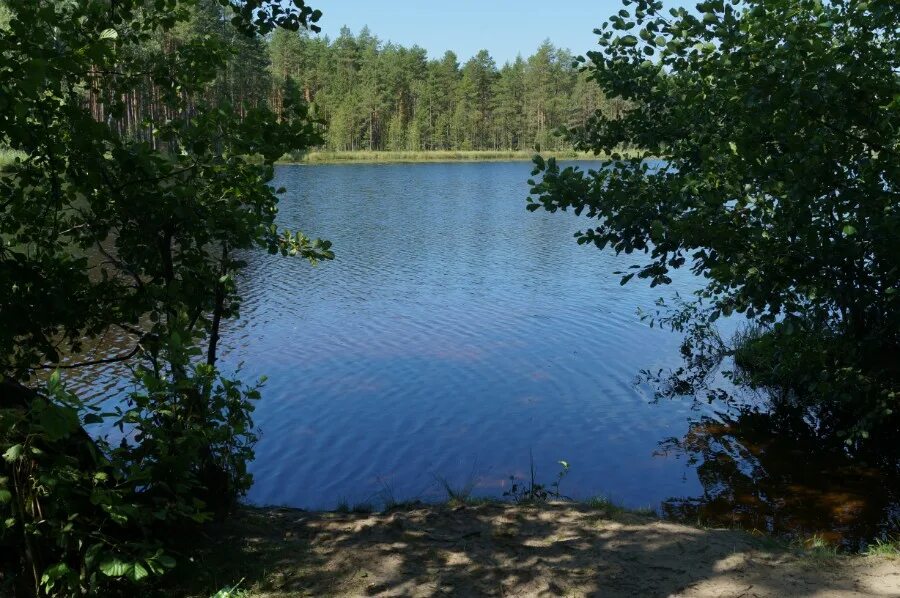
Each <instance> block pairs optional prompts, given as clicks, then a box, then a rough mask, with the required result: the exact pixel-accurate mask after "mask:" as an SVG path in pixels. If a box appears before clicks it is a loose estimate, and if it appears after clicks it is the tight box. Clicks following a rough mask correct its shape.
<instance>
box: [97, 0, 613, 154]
mask: <svg viewBox="0 0 900 598" xmlns="http://www.w3.org/2000/svg"><path fill="white" fill-rule="evenodd" d="M204 37H208V38H214V39H216V40H217V41H218V42H220V43H221V44H222V45H223V46H224V47H226V48H229V49H231V50H232V52H231V57H230V58H229V59H228V61H227V66H226V67H225V69H224V71H223V72H222V73H221V75H220V77H219V78H218V81H217V84H216V88H217V89H216V92H217V93H218V96H219V97H220V98H222V100H223V101H227V102H229V103H230V104H232V105H234V106H235V107H237V108H238V109H240V107H241V106H260V105H268V106H270V107H272V109H273V110H275V111H276V113H278V112H280V110H281V106H282V105H283V103H284V97H285V93H286V92H288V93H289V92H290V91H291V90H292V89H297V90H299V91H300V93H301V94H302V97H303V98H304V99H305V100H306V101H307V102H308V103H309V104H310V110H311V116H312V118H313V119H315V120H316V121H318V122H319V123H320V126H321V131H322V133H323V134H324V142H323V143H322V145H321V146H320V147H322V148H323V149H328V150H331V151H360V150H390V151H414V152H415V151H433V150H461V151H469V150H508V151H532V150H534V149H536V148H544V149H548V150H558V149H563V148H568V145H567V144H566V142H565V141H564V140H563V139H562V138H561V137H560V136H559V135H557V134H556V133H557V132H558V130H559V129H560V128H561V127H566V128H568V127H573V126H579V125H584V124H585V123H586V122H587V120H588V119H589V118H590V116H591V115H592V114H594V113H595V112H596V111H597V110H598V109H599V110H603V111H605V112H609V113H610V114H615V113H616V112H617V111H621V110H623V108H624V104H623V102H622V101H621V100H620V99H607V98H605V97H604V96H603V94H602V92H601V91H600V89H599V88H598V87H597V86H596V85H593V84H591V81H590V78H589V76H588V75H587V74H586V73H583V72H580V71H579V69H578V68H577V65H576V64H574V63H573V55H572V54H571V53H570V52H569V51H568V50H563V49H560V48H557V47H555V46H554V45H553V44H552V43H551V42H550V41H549V40H548V41H545V42H544V43H542V44H541V45H540V47H539V48H537V50H536V51H535V53H534V54H533V55H531V56H529V57H528V58H522V57H517V58H516V60H515V61H513V62H511V63H506V64H503V65H498V64H496V62H495V61H494V59H493V58H491V56H490V54H489V53H488V51H487V50H482V51H480V52H479V53H478V54H477V55H476V56H473V57H472V58H470V59H468V60H466V61H465V62H462V61H461V59H460V57H458V56H457V55H456V54H455V53H453V52H452V51H447V52H446V53H445V54H444V55H443V56H442V57H441V58H438V59H430V58H429V57H428V55H427V54H426V52H425V50H424V49H422V48H420V47H417V46H413V47H411V48H406V47H403V46H400V45H397V44H394V43H390V42H384V41H382V40H380V39H379V38H378V37H377V36H376V35H374V34H373V33H372V32H370V31H369V30H368V29H367V28H364V29H363V30H362V31H360V32H359V33H358V34H354V33H353V32H352V31H350V30H349V29H347V28H346V27H344V28H343V29H342V30H341V32H340V35H338V37H336V38H335V39H329V38H328V37H327V36H322V35H315V34H313V33H312V32H310V31H308V30H300V31H290V30H286V29H277V30H275V31H274V32H272V33H270V34H268V35H266V36H259V37H255V38H248V37H247V36H245V35H242V34H241V33H240V32H239V31H236V30H235V29H234V27H232V26H231V23H230V22H229V19H228V17H227V15H226V14H225V12H224V10H223V9H222V7H221V6H219V4H218V3H216V2H215V1H213V0H203V1H202V2H200V3H199V4H198V5H197V7H196V8H195V9H194V11H193V14H192V15H191V17H190V18H189V19H188V20H187V21H186V22H184V23H181V24H180V25H179V27H177V28H176V29H173V30H172V31H168V32H165V33H164V34H162V35H159V36H156V37H155V38H154V39H152V40H150V41H148V42H146V43H147V45H153V46H154V47H157V48H168V49H170V50H171V49H172V48H174V47H176V46H178V45H181V44H184V43H185V42H186V41H188V40H191V39H199V38H204ZM103 93H104V92H103V90H102V87H99V86H98V91H96V93H95V94H94V96H92V105H93V109H94V113H95V117H96V118H98V119H104V118H106V117H107V116H110V115H108V114H106V113H104V105H105V104H104V102H103V101H101V99H102V98H101V96H102V94H103ZM159 97H160V90H159V89H156V88H155V87H154V86H153V85H147V86H145V87H142V88H139V89H136V90H134V91H132V92H129V93H128V94H127V98H126V100H125V106H124V113H123V114H122V115H112V116H113V120H115V122H116V123H117V126H118V127H120V131H121V132H123V133H124V132H126V131H127V132H129V133H130V134H135V135H140V134H146V135H148V136H152V131H148V130H146V129H145V127H144V125H143V122H144V119H145V118H147V117H150V119H151V120H152V119H154V118H156V116H157V114H163V113H164V111H165V107H164V105H162V103H161V102H160V101H159ZM142 132H143V133H142Z"/></svg>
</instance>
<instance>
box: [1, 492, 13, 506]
mask: <svg viewBox="0 0 900 598" xmlns="http://www.w3.org/2000/svg"><path fill="white" fill-rule="evenodd" d="M11 500H12V492H10V491H9V490H0V504H6V503H8V502H9V501H11Z"/></svg>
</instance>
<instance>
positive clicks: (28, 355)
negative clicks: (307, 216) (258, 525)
mask: <svg viewBox="0 0 900 598" xmlns="http://www.w3.org/2000/svg"><path fill="white" fill-rule="evenodd" d="M5 8H6V10H5V17H4V21H5V24H4V25H3V27H4V29H3V32H2V35H0V144H2V145H4V146H7V147H10V148H12V149H13V150H15V151H16V152H18V155H20V156H23V157H21V158H17V159H16V161H15V162H14V163H13V164H11V165H9V166H8V167H7V168H5V169H4V171H3V172H2V173H0V239H2V246H0V289H2V293H0V453H2V454H3V462H2V467H3V469H2V471H0V509H2V511H3V513H4V517H3V518H2V519H3V520H4V521H5V523H4V524H3V527H2V528H0V548H2V550H0V554H2V557H0V566H2V567H3V569H2V571H3V575H2V580H0V583H2V584H6V586H5V587H0V592H4V593H5V592H6V591H8V590H13V591H16V592H21V593H22V594H23V595H26V594H54V595H56V594H72V595H74V594H79V593H81V592H83V591H91V592H104V591H108V590H109V589H110V588H111V587H112V586H113V585H115V584H116V583H120V582H124V581H127V580H130V581H132V582H138V581H142V580H144V579H145V578H147V577H148V576H150V575H151V574H160V573H163V572H164V571H165V570H167V569H168V568H171V567H172V566H174V564H175V562H174V560H173V559H172V558H171V556H169V554H168V553H167V552H166V550H167V537H168V534H167V531H166V530H170V529H174V528H175V527H177V526H182V525H186V524H188V525H189V524H191V523H193V522H200V521H204V520H205V519H208V518H209V517H210V516H212V515H215V514H218V513H222V512H225V511H227V509H228V508H230V506H231V505H232V504H233V503H234V501H235V500H236V499H237V498H238V497H239V496H241V495H242V494H243V493H244V492H245V491H246V489H247V488H248V487H249V482H250V478H249V475H248V474H247V471H246V463H247V461H248V459H249V458H250V457H252V448H253V443H254V441H255V434H254V429H253V426H252V420H251V418H250V414H251V412H252V409H253V406H252V402H253V400H255V399H256V398H258V397H259V392H258V386H257V385H255V384H251V385H249V386H248V385H245V384H244V383H243V382H242V381H240V380H235V379H228V378H225V377H223V376H221V375H220V374H219V373H218V371H217V369H216V358H217V346H218V341H219V336H220V330H221V325H222V322H223V321H224V320H226V319H228V318H233V317H235V316H236V315H237V314H238V310H239V307H240V291H239V283H238V273H239V272H240V270H241V268H242V267H243V265H244V263H243V261H242V259H241V255H242V252H245V251H249V250H252V249H254V248H261V249H263V250H266V251H269V252H270V253H282V254H285V255H298V256H302V257H304V258H307V259H309V260H311V261H316V260H319V259H329V258H331V257H332V253H331V251H330V248H329V244H328V243H327V242H325V241H318V240H316V241H314V240H311V239H308V238H307V237H305V236H304V235H303V234H302V233H299V232H290V231H281V230H278V229H277V227H276V225H275V223H274V220H275V216H276V213H277V193H276V190H275V189H273V188H272V187H270V185H269V182H270V181H271V179H272V176H273V163H274V161H275V160H276V159H277V158H279V157H280V156H282V155H283V154H284V153H285V152H288V151H295V150H303V149H305V148H307V147H309V146H311V145H313V144H315V143H318V142H319V139H320V137H319V135H318V132H317V129H318V126H317V125H316V124H315V123H314V122H313V121H312V119H311V118H310V116H309V114H308V109H307V106H306V104H305V103H304V102H303V101H302V98H301V97H299V96H298V95H297V94H292V95H286V96H285V97H284V98H283V102H282V104H281V105H280V110H279V112H278V113H277V114H276V113H275V112H274V111H273V110H270V109H269V108H268V107H267V106H265V105H261V104H254V103H251V102H247V101H244V97H242V96H241V95H240V94H234V93H232V91H233V88H231V87H229V86H228V85H226V84H224V83H223V79H225V78H227V77H228V75H229V73H228V72H227V68H228V66H229V64H233V63H231V62H230V61H229V57H230V56H231V54H232V52H233V51H234V50H235V47H236V45H235V42H233V39H237V38H235V37H234V36H236V35H239V36H243V37H241V38H240V39H242V40H243V41H242V43H245V44H250V45H252V44H257V43H259V40H260V36H261V35H264V34H268V33H270V32H271V31H272V30H273V29H276V28H287V29H289V30H296V29H298V28H300V27H314V26H315V25H314V22H315V21H316V20H317V19H318V16H319V13H318V12H317V11H313V10H312V9H310V8H309V7H307V6H306V5H305V4H304V2H302V0H300V1H295V2H294V3H293V6H292V7H291V8H286V7H285V6H284V5H283V3H280V2H270V1H263V0H246V1H242V2H237V1H235V2H229V1H228V0H224V1H220V2H219V3H218V4H216V3H213V2H210V1H207V0H160V1H157V2H152V3H147V2H142V1H133V0H118V1H116V2H112V3H110V2H108V1H104V0H71V1H66V2H59V1H56V0H37V1H35V0H8V1H7V2H6V7H5ZM204 13H205V14H208V15H212V16H214V17H215V18H216V19H217V21H216V22H217V23H219V24H220V25H221V31H222V32H223V33H221V34H219V35H212V34H210V33H209V32H204V31H197V30H196V29H193V30H190V26H191V25H192V24H193V23H196V22H197V19H198V16H202V15H203V14H204ZM207 22H208V21H207ZM185 27H188V29H189V30H187V31H185V29H184V28H185ZM232 30H234V31H237V32H238V33H231V32H232ZM228 40H232V41H228ZM226 41H227V43H226ZM147 97H149V98H152V103H149V106H148V108H147V109H145V110H134V106H135V101H136V99H137V98H147ZM108 333H109V334H124V335H126V336H127V337H128V338H130V343H131V346H132V347H133V348H132V349H130V350H128V351H126V352H125V353H123V354H122V355H121V356H118V357H113V358H110V359H107V360H106V361H117V360H119V361H125V360H127V361H128V362H129V363H130V364H131V366H132V368H133V372H134V390H133V391H132V392H131V393H130V394H129V395H128V396H127V397H126V398H125V399H124V400H120V399H121V398H120V397H101V398H100V400H97V401H88V400H87V399H86V398H85V397H81V396H77V395H75V394H73V393H71V392H68V391H67V390H66V388H65V385H64V384H63V381H62V380H61V377H60V376H59V372H58V371H57V372H55V373H54V374H53V375H52V376H50V378H49V380H48V378H47V377H46V376H42V375H41V372H47V371H52V370H55V369H57V368H73V367H80V366H84V365H89V364H91V363H96V362H92V361H91V360H90V359H85V360H84V361H82V362H81V363H71V362H67V363H66V364H65V365H63V364H61V360H62V356H63V355H66V354H69V355H78V354H79V353H80V352H82V350H84V349H86V348H88V347H89V345H90V343H91V341H92V340H93V339H96V338H98V337H99V336H100V335H103V334H108ZM112 399H115V400H112ZM89 424H91V425H98V424H99V425H101V426H102V427H101V428H100V430H110V429H113V428H118V430H119V433H120V436H121V439H120V440H117V441H116V442H112V441H110V440H108V437H107V436H103V435H101V436H99V437H95V438H91V437H90V436H89V435H88V434H87V433H86V432H85V431H84V427H83V426H85V425H89ZM104 588H105V590H104Z"/></svg>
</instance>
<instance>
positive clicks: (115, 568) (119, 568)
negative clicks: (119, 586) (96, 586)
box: [100, 558, 131, 577]
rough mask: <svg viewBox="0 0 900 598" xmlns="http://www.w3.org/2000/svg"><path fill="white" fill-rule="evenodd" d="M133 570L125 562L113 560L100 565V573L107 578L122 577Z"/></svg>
mask: <svg viewBox="0 0 900 598" xmlns="http://www.w3.org/2000/svg"><path fill="white" fill-rule="evenodd" d="M130 569H131V567H130V565H129V564H128V563H126V562H125V561H122V560H120V559H117V558H111V559H107V560H105V561H103V562H102V563H100V571H101V572H102V573H103V574H104V575H106V576H107V577H122V576H123V575H125V574H126V573H128V572H129V570H130Z"/></svg>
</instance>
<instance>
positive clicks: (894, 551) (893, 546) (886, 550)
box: [866, 537, 900, 558]
mask: <svg viewBox="0 0 900 598" xmlns="http://www.w3.org/2000/svg"><path fill="white" fill-rule="evenodd" d="M866 556H887V557H891V558H900V537H898V538H894V539H892V540H881V539H878V540H875V543H874V544H870V545H869V547H868V548H866Z"/></svg>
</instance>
